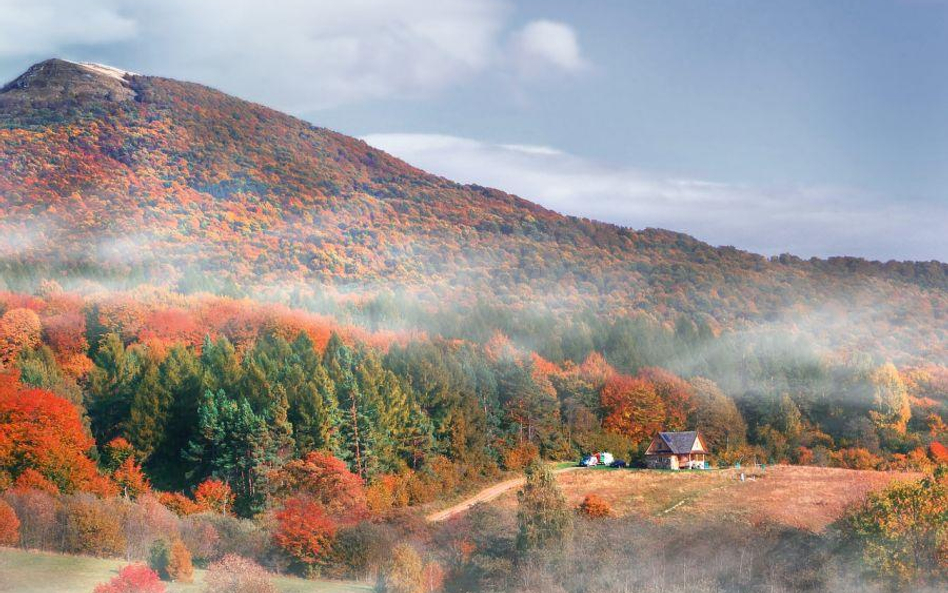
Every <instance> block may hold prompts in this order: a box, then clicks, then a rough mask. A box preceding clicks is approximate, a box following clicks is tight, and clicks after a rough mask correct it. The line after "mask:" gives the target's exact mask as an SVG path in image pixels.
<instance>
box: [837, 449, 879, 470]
mask: <svg viewBox="0 0 948 593" xmlns="http://www.w3.org/2000/svg"><path fill="white" fill-rule="evenodd" d="M830 460H831V461H832V463H833V465H834V466H836V467H843V468H846V469H876V468H878V467H879V466H880V465H882V459H881V458H880V457H878V456H876V455H873V454H872V453H870V452H869V451H868V450H866V449H862V448H858V447H853V448H850V449H840V450H839V451H834V452H832V453H830Z"/></svg>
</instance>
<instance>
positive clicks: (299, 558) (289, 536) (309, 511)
mask: <svg viewBox="0 0 948 593" xmlns="http://www.w3.org/2000/svg"><path fill="white" fill-rule="evenodd" d="M276 521H277V529H276V532H275V533H274V534H273V541H274V542H275V543H276V545H278V546H279V547H280V548H281V549H282V550H283V551H284V552H285V553H286V554H287V556H289V557H290V558H291V559H292V560H293V561H294V562H296V563H298V564H300V565H302V566H303V567H305V568H307V569H311V568H313V567H315V566H316V565H317V564H319V562H320V561H321V560H322V559H323V556H324V555H325V553H326V551H327V550H328V549H329V546H330V545H331V543H332V540H333V538H334V537H335V535H336V524H335V523H334V522H333V521H332V520H331V519H330V518H329V516H328V515H327V514H326V511H325V509H323V506H322V505H321V504H319V503H318V502H316V501H314V500H310V499H305V498H297V497H293V498H288V499H287V500H286V501H284V503H283V508H282V509H281V510H280V511H278V512H277V514H276Z"/></svg>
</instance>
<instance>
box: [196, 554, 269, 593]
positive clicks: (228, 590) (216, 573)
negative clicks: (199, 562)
mask: <svg viewBox="0 0 948 593" xmlns="http://www.w3.org/2000/svg"><path fill="white" fill-rule="evenodd" d="M204 593H277V588H276V587H275V586H274V585H273V581H272V580H271V579H270V575H269V573H267V571H265V570H264V569H263V568H262V567H261V566H260V565H259V564H257V563H256V562H254V561H252V560H248V559H247V558H242V557H241V556H235V555H232V554H229V555H227V556H224V557H223V558H222V559H220V560H219V561H217V562H215V563H214V564H211V566H210V567H208V569H207V576H205V577H204Z"/></svg>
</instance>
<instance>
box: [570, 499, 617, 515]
mask: <svg viewBox="0 0 948 593" xmlns="http://www.w3.org/2000/svg"><path fill="white" fill-rule="evenodd" d="M577 510H579V512H580V513H581V514H583V515H585V516H587V517H592V518H596V519H599V518H602V517H611V516H612V507H611V506H609V503H608V502H606V501H605V500H603V499H602V497H600V496H599V495H598V494H587V495H586V498H584V499H583V502H581V503H580V504H579V508H578V509H577Z"/></svg>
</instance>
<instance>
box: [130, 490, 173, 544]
mask: <svg viewBox="0 0 948 593" xmlns="http://www.w3.org/2000/svg"><path fill="white" fill-rule="evenodd" d="M124 507H125V514H124V517H123V521H122V531H123V533H124V534H125V541H126V549H127V552H126V553H127V556H128V557H129V558H134V559H137V560H144V559H145V558H146V556H147V555H148V552H149V549H150V548H151V546H152V545H153V544H154V542H155V541H156V540H159V539H165V540H168V541H172V540H174V539H177V537H178V532H179V520H178V517H177V515H175V514H174V513H172V512H171V511H170V510H168V509H167V508H165V506H164V505H162V504H161V503H160V502H159V501H158V499H157V498H156V497H155V496H153V495H151V494H146V495H144V496H142V497H140V498H139V499H138V500H137V501H135V502H125V503H124Z"/></svg>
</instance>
